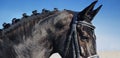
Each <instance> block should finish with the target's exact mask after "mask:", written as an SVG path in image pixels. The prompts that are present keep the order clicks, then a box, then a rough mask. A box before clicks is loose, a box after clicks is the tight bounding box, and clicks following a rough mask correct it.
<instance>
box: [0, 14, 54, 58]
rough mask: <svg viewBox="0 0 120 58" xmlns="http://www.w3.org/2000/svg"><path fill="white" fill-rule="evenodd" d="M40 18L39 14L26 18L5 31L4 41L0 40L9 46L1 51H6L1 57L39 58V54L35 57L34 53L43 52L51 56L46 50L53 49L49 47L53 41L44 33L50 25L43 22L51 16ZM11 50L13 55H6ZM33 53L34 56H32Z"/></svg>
mask: <svg viewBox="0 0 120 58" xmlns="http://www.w3.org/2000/svg"><path fill="white" fill-rule="evenodd" d="M53 16H54V15H53ZM50 17H51V16H50ZM39 18H40V17H39V16H38V17H31V18H26V19H25V18H24V19H22V21H20V22H19V23H17V24H16V25H14V26H12V27H10V28H9V29H6V30H4V31H3V36H2V41H0V43H1V44H2V46H1V47H2V48H4V47H8V48H4V50H2V51H1V52H4V53H3V56H1V57H0V58H16V57H17V58H32V57H33V58H37V57H38V56H36V57H34V55H36V54H41V52H43V54H46V57H48V56H49V53H46V51H47V52H50V51H51V49H52V48H49V47H50V45H51V43H49V41H48V40H47V39H46V38H45V37H46V34H45V33H44V34H43V32H44V31H46V30H45V28H46V27H49V26H50V25H48V24H47V25H45V24H46V23H43V22H44V20H46V19H49V17H48V18H42V19H39ZM40 24H41V25H40ZM40 26H41V27H40ZM41 32H42V33H41ZM6 44H7V45H6ZM46 45H47V46H48V47H47V46H46ZM32 50H34V51H32ZM42 50H44V51H42ZM9 52H10V55H11V56H9V57H8V56H5V55H7V54H8V53H9ZM31 54H32V55H33V56H31ZM42 57H43V56H42Z"/></svg>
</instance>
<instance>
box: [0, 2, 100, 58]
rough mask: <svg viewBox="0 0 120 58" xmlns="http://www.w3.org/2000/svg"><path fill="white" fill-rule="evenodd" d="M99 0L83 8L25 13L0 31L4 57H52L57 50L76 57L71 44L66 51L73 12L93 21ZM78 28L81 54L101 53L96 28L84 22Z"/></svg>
mask: <svg viewBox="0 0 120 58" xmlns="http://www.w3.org/2000/svg"><path fill="white" fill-rule="evenodd" d="M96 2H97V1H95V2H93V3H92V4H91V5H90V6H88V7H87V8H85V9H84V10H83V11H81V12H74V11H70V10H64V11H55V12H54V11H47V10H46V11H47V12H44V13H41V14H39V13H36V12H35V15H34V14H33V15H32V16H27V15H24V16H25V17H23V18H22V19H21V20H19V21H18V22H17V23H14V24H13V25H11V26H10V27H8V28H5V29H3V30H1V31H0V34H1V35H0V58H49V57H50V55H51V54H53V53H56V52H58V53H59V54H60V55H61V57H64V56H65V57H66V58H73V55H72V54H73V51H72V50H73V48H72V45H71V44H70V46H69V50H68V53H67V54H66V55H65V53H66V52H65V51H66V50H65V47H66V43H67V42H68V36H69V32H70V25H71V22H72V18H73V16H74V14H73V13H78V15H77V16H76V17H77V18H78V21H84V22H87V23H89V24H92V23H91V21H92V19H93V17H94V16H95V15H96V14H97V12H98V11H99V10H100V8H101V6H100V7H98V8H97V9H95V10H93V8H94V5H95V3H96ZM26 16H27V17H26ZM76 28H77V31H78V32H77V35H78V39H79V41H78V42H79V45H80V47H79V48H80V51H81V52H80V57H83V58H87V57H89V56H91V55H95V54H97V53H96V42H95V40H96V38H95V34H94V29H92V28H89V27H88V26H83V25H77V27H76Z"/></svg>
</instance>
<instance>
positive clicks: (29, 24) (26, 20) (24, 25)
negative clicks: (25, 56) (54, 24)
mask: <svg viewBox="0 0 120 58" xmlns="http://www.w3.org/2000/svg"><path fill="white" fill-rule="evenodd" d="M58 12H59V11H58V10H57V9H56V8H55V9H54V11H49V10H45V9H43V10H42V13H37V11H36V10H35V11H33V12H32V13H33V14H32V15H31V16H28V15H26V13H24V14H23V17H22V18H21V19H20V21H19V22H17V23H15V24H11V25H10V26H9V28H6V29H4V28H3V29H1V31H0V37H4V36H7V37H9V36H10V37H11V38H12V37H13V36H14V35H16V34H17V33H19V35H18V36H19V37H20V36H23V35H28V34H30V32H32V28H33V27H34V25H35V24H36V23H38V22H39V21H40V20H44V19H45V18H47V17H51V16H53V15H54V14H57V13H58ZM28 29H29V30H28ZM14 37H16V36H14ZM12 40H14V39H12Z"/></svg>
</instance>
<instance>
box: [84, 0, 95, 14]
mask: <svg viewBox="0 0 120 58" xmlns="http://www.w3.org/2000/svg"><path fill="white" fill-rule="evenodd" d="M96 3H97V1H94V2H93V3H91V4H90V5H89V6H88V7H86V8H85V9H84V10H83V11H82V13H83V14H84V15H87V14H88V13H89V12H91V11H92V10H93V8H94V6H95V4H96Z"/></svg>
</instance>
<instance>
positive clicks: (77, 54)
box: [63, 13, 99, 58]
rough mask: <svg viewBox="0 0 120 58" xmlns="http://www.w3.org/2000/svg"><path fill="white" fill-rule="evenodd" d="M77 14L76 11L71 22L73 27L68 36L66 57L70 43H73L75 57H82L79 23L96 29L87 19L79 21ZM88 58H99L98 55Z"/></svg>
mask: <svg viewBox="0 0 120 58" xmlns="http://www.w3.org/2000/svg"><path fill="white" fill-rule="evenodd" d="M77 15H78V13H74V16H73V19H72V22H71V28H70V34H69V36H68V42H67V45H66V48H65V54H64V57H63V58H66V55H67V52H68V49H69V46H70V43H72V49H73V58H81V56H80V53H81V49H80V43H79V40H78V35H77V29H76V27H77V25H82V26H86V27H89V28H91V29H95V27H94V26H93V25H92V24H90V23H88V22H85V21H78V19H77ZM88 58H99V56H98V55H92V56H89V57H88Z"/></svg>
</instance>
